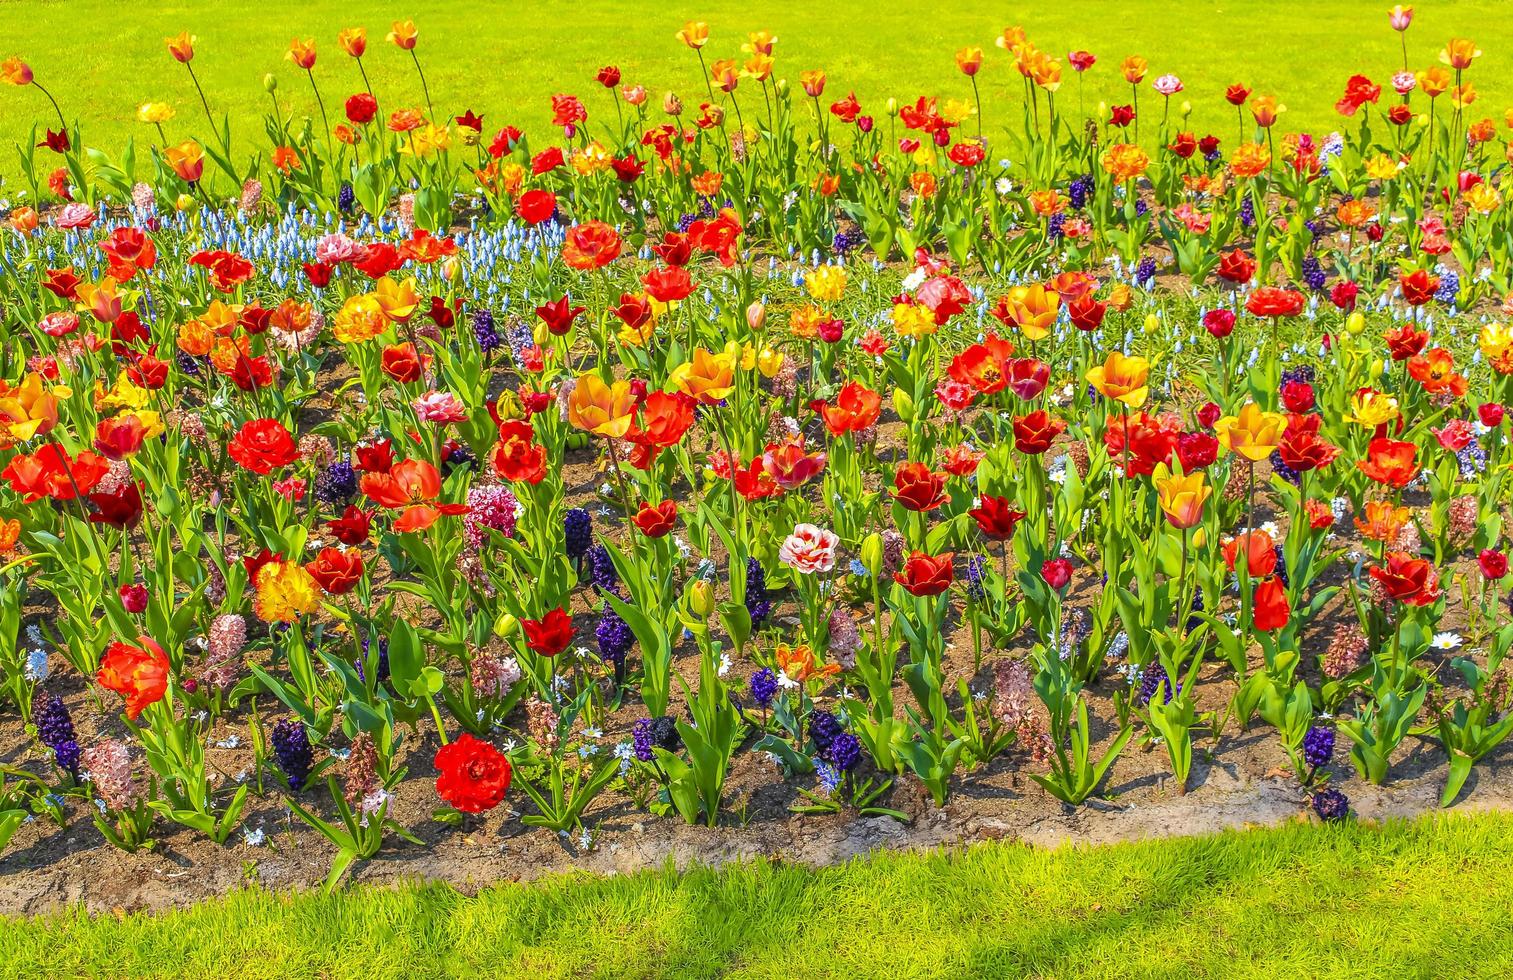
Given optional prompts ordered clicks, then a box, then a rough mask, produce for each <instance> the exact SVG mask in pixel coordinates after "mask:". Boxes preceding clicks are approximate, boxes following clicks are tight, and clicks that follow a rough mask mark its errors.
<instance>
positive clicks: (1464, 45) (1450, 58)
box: [1439, 37, 1481, 71]
mask: <svg viewBox="0 0 1513 980" xmlns="http://www.w3.org/2000/svg"><path fill="white" fill-rule="evenodd" d="M1479 57H1481V48H1478V47H1477V46H1476V42H1475V41H1471V40H1468V39H1466V38H1463V37H1452V38H1451V39H1450V42H1449V43H1448V44H1446V45H1445V50H1443V51H1441V52H1440V53H1439V60H1440V61H1441V62H1443V63H1445V64H1447V65H1449V66H1450V67H1451V68H1454V69H1455V70H1456V71H1464V70H1465V69H1467V68H1470V67H1471V62H1473V61H1475V60H1476V59H1477V58H1479Z"/></svg>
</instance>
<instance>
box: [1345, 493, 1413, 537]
mask: <svg viewBox="0 0 1513 980" xmlns="http://www.w3.org/2000/svg"><path fill="white" fill-rule="evenodd" d="M1409 516H1411V512H1410V511H1409V510H1408V508H1406V507H1394V506H1392V503H1391V502H1390V501H1386V500H1373V501H1370V502H1368V503H1367V504H1366V519H1365V520H1364V521H1363V520H1361V519H1360V518H1359V517H1357V518H1356V519H1355V527H1356V530H1358V531H1360V532H1361V537H1363V538H1366V539H1367V540H1368V541H1380V542H1382V543H1383V544H1392V543H1393V542H1394V541H1396V540H1397V536H1398V534H1400V533H1401V532H1402V530H1403V527H1404V526H1405V525H1407V523H1408V518H1409Z"/></svg>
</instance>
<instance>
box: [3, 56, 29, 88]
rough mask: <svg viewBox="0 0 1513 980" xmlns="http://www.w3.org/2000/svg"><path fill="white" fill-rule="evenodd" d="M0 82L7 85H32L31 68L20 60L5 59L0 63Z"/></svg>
mask: <svg viewBox="0 0 1513 980" xmlns="http://www.w3.org/2000/svg"><path fill="white" fill-rule="evenodd" d="M0 81H4V82H5V84H7V85H16V86H21V85H30V84H31V83H32V69H31V66H30V65H28V64H27V63H26V62H24V61H22V60H21V59H20V58H6V59H5V60H4V61H0Z"/></svg>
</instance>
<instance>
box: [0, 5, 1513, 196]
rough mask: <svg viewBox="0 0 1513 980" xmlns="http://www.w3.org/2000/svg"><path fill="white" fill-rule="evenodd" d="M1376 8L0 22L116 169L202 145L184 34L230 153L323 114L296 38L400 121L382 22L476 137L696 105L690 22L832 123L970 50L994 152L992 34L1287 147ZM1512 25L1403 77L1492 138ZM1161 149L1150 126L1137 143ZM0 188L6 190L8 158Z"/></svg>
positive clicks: (418, 8) (1204, 126)
mask: <svg viewBox="0 0 1513 980" xmlns="http://www.w3.org/2000/svg"><path fill="white" fill-rule="evenodd" d="M1387 6H1389V4H1387V3H1385V0H1365V2H1359V0H1350V2H1345V0H1326V2H1294V0H1275V2H1265V3H1257V2H1246V0H1229V2H1222V3H1215V2H1211V0H1210V2H1194V0H1160V2H1152V0H1145V2H1134V0H1123V2H1110V0H1081V2H1078V3H1059V4H1033V5H1017V6H1016V5H1004V4H1001V3H986V2H982V0H961V2H953V3H941V4H932V5H928V6H922V5H920V4H918V3H902V2H898V0H836V2H833V3H828V4H819V3H814V2H812V0H810V2H804V3H797V2H794V0H773V2H770V3H764V4H760V5H752V4H749V3H745V2H739V0H699V2H697V3H689V2H685V0H673V2H667V3H658V4H628V3H624V2H616V0H516V2H514V3H509V4H504V3H476V2H475V3H458V2H455V0H451V2H431V0H404V2H399V3H395V2H389V0H382V2H377V3H371V4H364V5H361V8H362V10H361V13H359V12H358V8H356V7H354V5H352V4H350V3H339V2H333V0H309V2H304V3H300V4H292V3H287V2H282V3H251V2H247V0H225V2H221V3H217V4H213V5H212V4H195V3H185V2H169V3H162V4H137V5H133V6H130V7H126V8H123V7H121V6H120V5H119V4H117V3H114V2H108V0H8V2H3V3H0V10H3V11H4V12H5V15H6V17H5V20H6V28H7V30H6V36H5V39H4V40H3V41H0V56H6V55H11V54H15V55H19V56H21V57H22V58H24V59H25V60H27V61H28V62H29V63H30V64H31V65H32V67H33V69H34V70H35V71H36V76H37V79H38V80H39V81H40V82H42V83H43V84H45V85H47V86H49V87H50V88H51V89H52V90H53V92H54V94H55V95H56V96H57V97H58V99H59V101H60V102H61V103H62V104H63V107H64V111H65V112H66V113H68V114H69V115H70V116H71V117H72V116H74V115H77V116H79V117H80V118H81V119H82V120H83V121H84V123H85V127H86V140H87V142H89V143H91V144H94V145H99V146H103V147H107V148H111V149H115V148H117V147H118V146H119V145H120V143H121V142H122V141H123V140H124V139H125V138H126V136H127V135H128V134H133V133H134V134H136V135H137V136H138V137H139V138H142V139H148V138H152V139H155V138H156V134H155V133H154V132H153V130H152V129H151V127H149V126H145V125H143V124H140V123H137V122H136V121H135V107H136V106H137V105H138V104H139V103H141V102H144V101H149V100H152V101H163V102H169V103H171V104H173V105H174V106H175V107H176V108H177V110H178V113H179V117H178V119H177V120H175V121H174V122H173V123H171V124H170V125H169V127H168V130H169V137H170V138H171V139H175V140H176V139H179V138H182V137H184V136H186V135H189V132H190V130H193V131H195V132H198V133H199V134H200V135H201V136H202V137H203V136H205V135H206V133H205V126H204V119H203V115H202V110H201V109H200V106H199V104H198V101H197V97H196V96H195V93H194V90H193V88H192V86H191V84H190V82H189V78H188V76H187V74H186V73H185V71H184V68H183V66H182V65H180V64H178V63H177V62H175V61H173V60H172V59H171V58H170V57H169V55H168V53H167V51H166V50H165V48H164V45H163V38H164V37H165V36H166V35H169V34H176V33H178V32H179V31H181V30H188V31H190V32H192V33H194V34H196V35H197V36H198V37H199V44H198V54H197V57H196V59H195V62H194V64H195V68H196V70H197V71H198V72H199V73H200V77H201V80H202V81H203V82H204V85H205V88H206V91H207V94H208V96H209V98H210V101H211V104H212V106H213V107H214V108H215V109H216V111H217V112H221V111H226V112H230V113H231V114H232V116H233V118H234V120H235V124H236V127H237V131H238V132H240V133H242V134H244V136H245V135H249V129H251V130H252V131H254V132H255V134H256V136H257V139H258V140H259V142H261V141H262V131H261V124H260V118H261V114H262V113H263V112H264V111H265V110H266V109H267V108H268V97H267V95H266V94H265V93H264V91H263V87H262V82H261V80H262V78H263V76H264V74H265V73H268V72H272V73H273V74H274V75H275V76H276V77H277V78H278V80H279V86H280V88H279V95H280V98H281V99H284V100H285V101H286V103H292V104H293V105H294V106H295V107H296V108H297V110H298V111H301V112H311V113H313V112H314V109H315V106H314V100H313V97H312V95H311V92H310V86H309V83H308V80H307V79H306V78H305V77H304V75H303V73H302V72H300V71H298V70H297V69H296V68H295V67H294V65H293V64H291V63H290V62H288V61H286V60H285V59H284V53H285V51H286V50H287V46H288V42H289V40H290V38H291V37H292V36H294V35H299V36H301V37H307V36H313V37H314V38H315V39H316V42H317V47H318V51H319V60H318V62H317V64H316V66H315V75H316V78H317V79H318V81H319V82H320V84H321V86H322V90H323V94H324V97H325V99H326V103H327V107H328V109H329V110H330V111H331V112H332V113H333V114H339V113H340V111H341V110H340V104H341V101H342V100H343V99H344V98H345V97H346V96H347V95H350V94H352V93H353V92H356V91H358V89H359V78H358V74H357V70H356V67H355V66H354V65H353V64H352V62H351V60H350V59H349V58H347V57H346V56H345V55H344V54H342V53H341V52H340V50H339V49H338V48H337V47H336V43H335V38H336V32H337V30H338V29H340V28H342V27H345V26H351V25H354V24H361V25H364V26H366V27H367V28H368V31H369V42H370V47H369V56H368V57H367V59H366V64H367V65H368V71H369V73H370V75H371V76H372V77H373V82H374V85H375V87H376V88H377V91H378V95H379V98H380V102H381V103H382V104H385V105H387V106H390V107H394V106H398V105H400V104H411V105H418V104H421V102H422V100H421V92H420V87H419V83H418V82H417V80H416V78H415V75H414V70H413V66H412V65H411V64H410V61H409V59H408V57H405V56H404V54H403V52H400V51H398V50H397V49H395V48H393V47H392V46H391V45H389V44H387V43H386V42H385V40H384V35H385V33H386V32H387V29H388V23H389V21H390V20H391V19H393V18H395V17H412V18H414V19H415V21H416V22H417V24H418V25H419V27H420V30H421V35H420V46H419V48H418V53H419V55H420V57H421V59H422V62H423V64H424V66H425V69H426V71H427V74H428V76H429V79H430V85H431V91H432V93H433V96H434V99H435V102H436V105H437V108H438V111H448V112H451V113H460V112H461V111H462V110H464V109H468V108H471V109H473V110H474V111H476V112H478V113H480V114H482V115H483V116H484V120H485V124H486V126H487V127H489V129H490V131H492V128H493V127H495V126H498V125H501V124H503V123H506V122H508V123H513V124H515V125H518V126H520V127H522V128H524V129H526V130H527V131H528V132H535V133H545V132H546V131H547V123H548V120H549V118H550V112H549V109H548V99H549V98H550V96H551V95H552V93H554V92H574V93H577V94H579V95H581V96H583V97H584V98H585V99H586V101H587V103H588V106H589V110H590V113H591V114H598V115H600V116H601V118H602V116H603V115H604V114H607V113H609V112H611V111H612V110H611V109H610V107H609V103H608V101H607V99H608V97H607V96H606V95H605V94H604V93H603V91H602V90H599V89H598V88H597V86H596V85H595V84H594V82H593V81H592V77H593V74H594V71H595V70H596V69H597V68H598V66H600V65H602V64H610V63H613V64H617V65H619V66H620V67H621V68H622V69H623V71H624V77H625V79H626V81H627V82H640V83H643V84H645V85H646V86H647V88H648V89H649V90H650V91H651V92H652V93H653V99H654V101H656V102H659V101H660V94H661V93H662V92H663V91H665V90H667V89H669V88H672V89H676V90H677V91H679V92H681V93H683V94H684V95H685V96H687V97H693V96H696V95H698V94H699V93H701V92H702V90H703V87H704V86H703V83H702V81H701V77H700V75H699V72H698V66H697V63H696V61H695V58H694V54H693V52H691V51H689V50H688V49H687V48H684V47H683V46H682V45H681V44H679V43H678V42H677V41H675V40H674V39H673V34H674V33H675V32H676V31H677V29H678V28H679V27H680V26H681V25H682V23H683V22H684V21H685V20H687V19H691V18H697V19H701V20H704V21H707V22H708V23H709V24H710V25H711V28H712V31H713V38H712V40H711V42H710V44H709V47H708V48H706V49H705V56H706V58H708V59H710V60H713V59H716V58H721V57H743V56H742V55H741V54H740V44H741V43H742V42H743V41H744V40H745V35H746V32H748V31H752V30H757V29H766V30H769V31H772V32H774V33H775V34H776V35H777V36H778V46H777V51H776V55H777V62H778V70H777V75H778V77H783V78H788V79H790V80H791V81H793V82H794V83H795V84H796V82H797V77H798V73H799V72H800V71H801V70H803V69H809V68H824V69H826V70H827V71H828V72H829V75H830V79H831V81H830V90H829V91H828V92H827V93H826V95H827V98H826V101H827V102H828V101H830V100H831V96H832V95H833V97H835V98H839V97H841V96H844V95H845V93H846V92H847V91H848V90H854V91H855V92H856V93H857V95H858V96H859V97H860V98H861V99H862V100H863V104H864V106H866V107H867V108H868V110H869V111H873V112H877V113H879V114H880V112H881V110H882V108H883V106H882V101H883V100H885V99H887V98H889V97H896V98H898V99H900V100H904V99H908V100H911V101H912V100H913V99H914V98H915V97H917V96H918V95H921V94H927V95H936V96H942V97H968V96H969V95H970V86H969V84H968V82H967V80H966V79H965V78H964V77H963V76H961V75H960V74H959V73H958V72H957V70H956V66H955V63H954V61H953V53H954V52H955V51H956V49H957V48H959V47H961V46H964V45H968V44H975V45H978V46H981V47H983V48H984V49H985V50H986V51H987V54H988V60H987V64H986V66H985V67H984V69H983V71H982V74H981V75H980V76H979V80H980V82H981V85H982V88H983V98H984V101H985V103H986V106H987V108H986V110H985V122H986V124H987V130H988V132H989V133H991V132H992V131H993V129H994V127H998V126H1004V125H1007V124H1008V123H1010V122H1014V123H1016V124H1017V122H1018V120H1019V118H1020V116H1019V109H1018V107H1017V106H1018V103H1017V100H1018V99H1019V98H1020V97H1021V88H1020V86H1021V82H1020V79H1019V76H1018V73H1017V72H1015V71H1014V70H1013V68H1012V67H1011V65H1010V63H1009V58H1008V56H1007V55H1006V54H1005V53H1004V52H1002V51H999V50H998V49H996V48H994V47H993V39H994V38H995V37H996V36H997V35H998V34H999V32H1000V31H1001V30H1002V29H1003V28H1004V27H1006V26H1008V25H1009V24H1011V23H1016V22H1017V23H1021V24H1022V25H1023V26H1024V27H1025V28H1026V29H1027V30H1028V32H1029V34H1030V37H1031V39H1032V40H1033V41H1034V42H1035V43H1036V44H1037V45H1038V46H1039V47H1041V48H1042V49H1043V50H1046V51H1048V52H1052V53H1054V54H1056V55H1057V56H1058V57H1061V58H1063V59H1064V58H1065V55H1066V52H1068V51H1070V50H1072V49H1074V48H1086V49H1088V50H1091V51H1092V52H1094V53H1095V54H1097V55H1098V56H1099V59H1100V61H1099V64H1098V65H1097V66H1095V67H1094V68H1093V69H1092V71H1091V72H1089V74H1088V75H1087V77H1086V84H1087V93H1086V95H1087V103H1088V106H1089V109H1090V110H1091V108H1092V107H1093V106H1094V105H1096V104H1097V103H1098V102H1099V101H1100V100H1107V101H1111V102H1113V101H1117V102H1127V101H1128V100H1129V94H1130V92H1129V88H1128V86H1126V85H1124V83H1123V81H1122V79H1121V78H1120V75H1119V70H1118V65H1119V62H1120V60H1121V59H1122V58H1123V57H1124V56H1125V55H1127V54H1132V53H1133V54H1140V55H1143V56H1144V57H1146V58H1147V59H1148V60H1149V61H1150V66H1151V75H1150V78H1154V77H1155V76H1156V75H1158V74H1161V73H1163V72H1168V71H1169V72H1174V73H1176V74H1177V75H1178V76H1179V77H1181V78H1182V79H1183V81H1184V82H1185V83H1186V85H1187V92H1186V93H1184V95H1183V96H1179V97H1178V98H1179V100H1180V99H1181V98H1184V97H1187V98H1191V100H1192V102H1193V104H1194V106H1195V116H1194V125H1195V127H1196V128H1197V129H1198V131H1199V133H1200V135H1201V134H1202V132H1204V131H1210V130H1211V131H1213V132H1214V133H1216V134H1218V135H1219V136H1221V137H1223V138H1224V139H1225V141H1226V144H1228V143H1230V142H1232V141H1233V139H1234V138H1235V136H1234V134H1235V131H1236V124H1235V116H1234V113H1233V110H1231V108H1230V107H1229V106H1228V105H1227V104H1226V103H1225V102H1224V101H1223V97H1222V93H1223V90H1224V88H1225V86H1226V85H1228V84H1229V83H1231V82H1236V81H1243V82H1244V83H1246V84H1249V85H1252V86H1254V87H1255V89H1256V91H1257V92H1270V93H1275V94H1276V95H1278V96H1279V97H1280V98H1281V100H1282V102H1283V103H1285V104H1286V105H1287V106H1288V107H1289V112H1288V113H1287V114H1286V115H1284V116H1283V119H1282V124H1283V128H1285V129H1304V128H1308V129H1314V130H1317V131H1327V130H1328V129H1330V128H1333V127H1336V126H1338V125H1339V123H1340V121H1341V120H1340V118H1339V117H1338V116H1336V115H1335V114H1334V111H1333V105H1334V102H1335V100H1336V99H1337V98H1338V97H1339V95H1340V93H1341V92H1342V91H1343V89H1344V83H1345V79H1346V78H1347V77H1348V76H1349V75H1350V74H1351V73H1352V72H1356V71H1361V72H1365V73H1367V74H1368V75H1370V76H1371V77H1372V78H1373V79H1374V80H1376V81H1378V82H1380V83H1383V84H1384V85H1385V84H1386V83H1387V81H1388V79H1389V76H1390V74H1391V72H1392V71H1393V70H1394V69H1396V68H1398V67H1400V66H1401V54H1400V51H1399V38H1398V35H1397V34H1395V33H1394V32H1393V31H1391V30H1390V29H1389V28H1388V26H1387V23H1386V7H1387ZM1503 9H1505V8H1504V7H1503V6H1502V5H1501V4H1499V3H1498V2H1497V0H1437V2H1435V3H1434V4H1432V5H1430V4H1420V5H1419V12H1418V19H1417V20H1416V21H1415V22H1414V24H1413V27H1412V29H1411V30H1410V31H1409V33H1408V35H1407V37H1408V42H1409V57H1410V62H1411V64H1412V65H1413V67H1415V68H1423V67H1427V66H1428V65H1429V64H1431V63H1434V62H1435V58H1436V56H1437V54H1438V52H1439V50H1440V48H1441V47H1442V46H1443V45H1444V42H1445V41H1446V40H1447V39H1448V38H1450V37H1452V36H1468V37H1471V38H1474V39H1475V40H1476V41H1478V42H1479V43H1480V46H1481V48H1482V49H1483V51H1484V52H1485V55H1484V56H1483V58H1482V59H1480V60H1479V61H1478V62H1477V63H1476V64H1475V65H1474V66H1473V68H1472V69H1471V71H1470V73H1469V75H1468V78H1469V80H1470V81H1472V82H1473V83H1474V84H1475V86H1476V88H1477V90H1478V91H1479V92H1480V93H1481V97H1480V100H1479V101H1478V102H1477V103H1476V106H1475V107H1473V108H1474V109H1475V110H1484V111H1479V112H1476V113H1475V114H1476V115H1477V116H1478V117H1479V116H1480V115H1487V116H1490V117H1492V118H1494V119H1497V120H1499V122H1500V121H1501V118H1502V113H1503V111H1504V110H1505V109H1506V108H1508V107H1509V106H1510V105H1513V20H1510V19H1509V18H1506V17H1499V16H1495V14H1496V13H1498V12H1500V11H1502V10H1503ZM737 95H738V96H739V97H740V98H741V99H742V101H743V103H744V104H745V105H746V106H748V107H752V108H754V107H755V105H756V104H758V103H760V101H761V95H760V93H759V92H758V91H757V90H756V89H755V87H754V84H753V83H750V82H747V83H745V84H744V85H743V87H742V89H741V90H740V91H739V92H738V93H737ZM1389 95H1390V89H1389ZM1076 100H1077V81H1076V78H1075V76H1074V73H1073V72H1072V71H1071V70H1070V67H1065V81H1064V84H1063V88H1062V92H1061V106H1062V108H1063V109H1064V110H1071V109H1073V108H1075V105H1076ZM1141 104H1142V107H1143V109H1144V111H1145V116H1146V118H1147V119H1150V120H1154V119H1155V118H1157V117H1158V115H1159V112H1160V108H1159V98H1158V97H1157V96H1156V94H1155V93H1154V92H1153V91H1152V90H1151V89H1150V88H1149V79H1148V80H1147V84H1146V85H1145V86H1144V90H1143V91H1142V92H1141ZM657 114H658V115H660V113H659V112H658V113H657ZM51 118H52V116H51V111H50V108H49V107H48V105H47V103H46V101H45V100H44V99H43V98H42V96H41V94H40V93H38V92H35V91H30V90H17V89H12V88H9V87H6V88H4V90H3V91H0V132H3V133H4V134H5V135H6V136H7V137H9V138H16V139H19V138H21V137H23V136H24V134H25V133H26V132H27V130H28V129H29V127H30V126H31V124H32V123H33V122H47V121H50V120H51ZM1153 129H1154V124H1152V126H1151V127H1150V130H1148V131H1147V132H1149V131H1151V130H1153ZM0 171H3V172H5V173H12V174H13V173H15V172H16V171H15V165H14V161H13V159H12V158H11V157H10V156H9V154H8V153H7V154H6V156H5V158H4V160H3V163H0Z"/></svg>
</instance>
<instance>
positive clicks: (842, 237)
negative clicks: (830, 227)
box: [830, 231, 862, 255]
mask: <svg viewBox="0 0 1513 980" xmlns="http://www.w3.org/2000/svg"><path fill="white" fill-rule="evenodd" d="M861 243H862V240H861V237H860V236H859V235H853V234H851V233H850V232H846V231H838V232H836V233H835V237H834V238H832V239H831V240H830V249H831V251H833V252H834V253H835V254H836V255H846V254H848V253H850V252H853V251H855V250H856V249H857V247H858V246H860V245H861Z"/></svg>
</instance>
